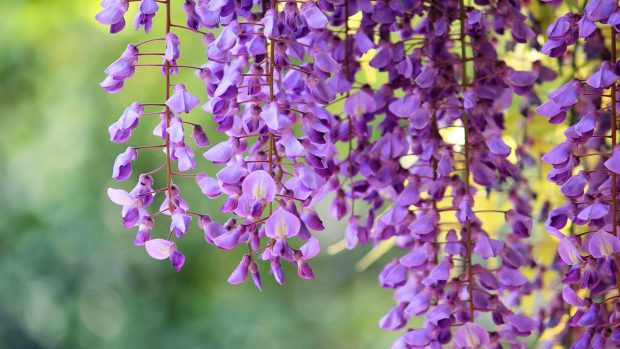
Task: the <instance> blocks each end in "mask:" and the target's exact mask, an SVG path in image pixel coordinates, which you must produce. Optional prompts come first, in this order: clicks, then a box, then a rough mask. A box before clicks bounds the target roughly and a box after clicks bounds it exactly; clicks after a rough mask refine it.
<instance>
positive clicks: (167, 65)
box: [164, 0, 174, 240]
mask: <svg viewBox="0 0 620 349" xmlns="http://www.w3.org/2000/svg"><path fill="white" fill-rule="evenodd" d="M170 1H171V0H166V35H167V34H168V33H170V28H171V26H172V24H171V21H170ZM164 70H165V72H166V93H165V96H166V101H167V100H168V99H169V98H170V62H168V61H166V63H165V64H164ZM164 115H165V116H166V128H168V127H170V107H169V106H167V105H166V110H165V111H164ZM166 189H167V192H168V212H170V214H172V212H173V211H174V204H173V203H172V201H173V200H172V162H171V159H170V134H169V133H168V132H166ZM171 237H172V231H171V232H170V233H169V234H168V240H170V239H171Z"/></svg>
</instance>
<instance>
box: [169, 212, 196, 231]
mask: <svg viewBox="0 0 620 349" xmlns="http://www.w3.org/2000/svg"><path fill="white" fill-rule="evenodd" d="M191 220H192V217H190V216H189V215H187V214H185V210H183V209H182V208H177V209H175V210H174V212H173V213H172V217H171V219H170V231H171V232H173V233H174V234H175V235H176V237H178V238H180V237H181V236H183V235H185V232H186V231H187V228H189V222H190V221H191Z"/></svg>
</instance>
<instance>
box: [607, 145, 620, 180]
mask: <svg viewBox="0 0 620 349" xmlns="http://www.w3.org/2000/svg"><path fill="white" fill-rule="evenodd" d="M618 149H619V148H614V149H613V153H612V155H611V157H610V158H609V159H608V160H607V161H605V167H607V168H608V169H609V170H610V171H612V172H614V173H616V174H620V151H618Z"/></svg>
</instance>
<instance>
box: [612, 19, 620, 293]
mask: <svg viewBox="0 0 620 349" xmlns="http://www.w3.org/2000/svg"><path fill="white" fill-rule="evenodd" d="M610 29H611V33H610V34H611V64H615V62H616V30H615V29H614V27H613V26H612V27H611V28H610ZM610 96H611V115H613V117H612V118H611V151H612V152H613V151H614V148H615V147H616V143H617V134H618V120H616V118H617V117H618V113H617V110H616V108H617V106H616V81H614V83H613V85H611V93H610ZM611 207H612V210H611V222H612V226H613V232H614V234H615V235H619V233H618V231H617V224H618V214H617V212H618V183H617V175H616V173H615V172H613V171H612V172H611ZM614 260H615V262H616V267H618V268H619V269H620V257H619V256H618V254H616V255H615V256H614ZM616 288H617V289H618V293H620V275H619V273H618V272H616Z"/></svg>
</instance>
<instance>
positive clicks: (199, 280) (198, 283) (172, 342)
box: [0, 0, 397, 349]
mask: <svg viewBox="0 0 620 349" xmlns="http://www.w3.org/2000/svg"><path fill="white" fill-rule="evenodd" d="M175 2H176V1H175ZM178 3H179V6H175V12H177V13H176V15H179V14H180V12H181V10H180V4H181V2H180V1H178ZM98 10H99V3H98V1H96V0H87V1H85V0H64V1H61V0H55V1H54V0H52V1H42V0H40V1H34V0H30V1H26V0H20V1H6V0H2V1H0V17H1V19H2V20H1V21H0V33H1V34H0V43H1V44H2V45H1V47H2V49H0V179H1V181H0V183H1V184H0V197H1V198H2V199H0V277H1V281H0V348H10V349H16V348H20V349H21V348H63V349H71V348H91V349H94V348H153V349H156V348H184V349H185V348H273V349H278V348H299V349H303V348H386V347H389V345H390V343H391V342H392V341H393V340H394V339H395V338H396V336H397V334H395V333H389V332H386V331H382V330H380V329H379V328H378V326H377V322H378V320H379V318H380V317H381V316H382V315H383V314H384V312H386V311H387V310H388V309H389V308H390V307H391V306H392V304H393V303H392V299H391V294H392V292H391V291H389V290H383V289H381V288H380V287H379V285H378V284H377V281H376V278H377V273H378V271H379V270H378V268H379V267H380V264H375V265H373V266H372V267H371V268H370V269H368V270H366V271H364V272H357V271H355V263H356V262H357V261H358V260H359V259H360V258H361V257H362V256H363V255H364V254H365V251H367V249H361V250H358V251H355V252H342V253H339V254H336V255H333V256H331V255H327V254H322V256H320V257H319V258H317V259H316V260H315V261H313V263H312V264H311V265H312V266H313V267H314V271H315V274H316V279H315V280H314V281H303V280H299V279H298V278H297V277H296V275H295V271H294V269H293V268H292V267H290V266H287V267H286V272H287V284H286V285H285V286H284V287H280V286H278V285H277V284H276V283H275V282H274V281H273V278H271V277H270V276H269V275H268V274H267V270H266V269H265V265H261V268H262V269H261V270H262V271H263V282H264V292H263V293H259V292H258V291H257V290H256V289H255V288H254V286H253V285H252V284H251V282H250V283H246V284H243V285H238V286H233V285H229V284H228V283H227V282H226V279H227V277H228V275H229V273H230V272H231V271H232V270H233V269H234V268H235V266H236V265H237V263H238V261H239V259H240V256H241V254H242V253H243V251H220V250H217V249H216V248H215V247H213V246H210V245H207V244H206V242H205V241H204V238H203V233H202V232H201V231H200V230H199V229H198V228H197V227H196V226H195V225H192V229H191V231H190V232H189V233H188V235H187V236H186V237H184V238H183V239H182V241H181V242H180V248H181V249H182V251H183V252H184V253H185V254H186V255H187V263H186V265H185V267H184V268H183V270H182V271H181V272H180V273H178V274H177V273H174V271H173V270H172V267H171V265H170V263H168V262H167V261H164V262H158V261H155V260H152V259H150V258H149V257H148V256H147V255H146V253H145V252H144V249H143V248H138V247H134V246H133V245H132V241H133V237H134V231H133V230H131V231H126V230H124V229H123V228H122V226H121V222H120V208H119V207H118V206H116V205H114V204H112V203H110V202H109V200H108V198H107V196H106V194H105V191H106V188H107V187H108V186H115V187H122V188H125V189H129V188H131V187H133V185H134V184H135V178H132V179H130V180H128V181H127V182H126V183H120V184H119V183H115V182H114V181H113V180H112V179H111V168H112V164H113V162H114V159H115V157H116V155H117V154H118V153H120V152H122V151H123V150H124V149H125V146H126V145H116V144H113V143H111V142H110V141H109V139H108V134H107V128H108V126H109V124H111V123H112V122H114V121H115V120H116V119H117V118H118V117H119V116H120V115H121V113H122V111H123V109H124V108H125V107H126V106H127V105H129V104H130V103H131V102H132V101H134V100H139V101H142V102H161V96H162V93H163V92H162V90H163V86H162V78H161V75H160V74H159V73H158V70H157V68H143V69H144V70H139V71H138V72H137V73H136V75H135V76H134V78H133V79H132V80H131V81H130V82H129V83H128V84H127V85H126V87H125V89H124V90H123V91H122V92H121V93H119V94H118V95H108V94H106V93H105V92H104V91H103V90H102V89H100V88H99V86H98V85H97V84H98V83H99V82H100V81H102V80H103V79H104V78H105V75H104V73H103V70H104V69H105V68H106V67H107V66H108V65H109V64H110V63H111V62H113V61H114V60H115V59H116V58H117V57H118V56H119V55H120V53H121V52H122V51H123V49H124V48H125V46H126V45H127V44H128V43H130V42H137V41H141V40H143V38H144V37H145V36H144V33H136V32H135V31H134V30H133V28H131V27H130V26H131V24H132V23H133V14H134V12H133V11H131V12H130V13H129V16H127V17H126V18H127V21H128V28H127V29H126V30H125V31H124V32H123V33H121V34H117V35H110V34H108V33H107V28H105V27H103V26H101V25H99V24H98V23H96V22H95V20H94V16H95V14H96V13H97V11H98ZM177 18H178V16H177ZM159 19H161V15H160V16H159ZM177 22H180V20H179V21H177ZM158 27H161V22H159V21H158V18H156V21H155V24H154V30H153V32H152V35H158V33H160V32H159V31H158ZM180 34H181V33H180ZM181 36H182V42H183V43H182V45H181V57H182V58H181V60H180V61H179V64H192V65H200V64H202V63H204V61H205V59H204V52H203V50H202V49H199V50H196V49H195V48H196V47H198V48H200V46H199V43H200V38H196V37H193V33H182V34H181ZM192 40H194V41H192ZM158 45H159V44H153V45H152V46H149V47H148V48H149V49H153V51H151V52H161V48H160V47H161V46H158ZM191 45H193V47H194V49H193V50H191V52H190V50H187V49H186V48H187V47H189V46H191ZM145 48H146V46H145ZM184 49H186V50H184ZM152 62H153V63H156V62H157V61H156V60H153V61H152ZM175 79H178V80H175V81H182V82H185V83H186V84H187V86H188V88H189V89H190V91H192V93H194V94H195V95H198V96H200V97H201V98H204V96H205V92H204V88H203V87H202V86H201V82H200V81H199V80H198V79H197V78H195V77H193V76H191V73H185V72H184V73H182V74H181V75H180V76H179V77H175ZM190 118H192V119H193V121H197V122H200V123H202V124H204V125H205V126H206V128H207V129H208V130H210V131H211V132H210V134H209V135H210V137H211V138H212V140H213V141H218V140H221V139H222V137H221V136H219V137H218V135H215V134H213V132H214V131H213V127H214V125H213V123H212V122H210V121H209V120H208V116H207V115H206V113H204V112H202V111H201V110H196V111H194V113H192V114H191V116H190ZM149 123H150V124H149ZM155 123H156V120H155V119H152V121H151V120H146V121H142V122H141V125H140V126H141V127H140V128H139V129H141V130H140V131H139V132H138V133H137V134H136V136H135V138H134V140H132V143H131V144H134V145H137V144H147V142H151V143H154V142H156V140H155V138H154V137H153V136H151V135H150V131H151V130H152V128H153V127H154V126H155ZM200 154H201V152H197V155H198V156H200ZM161 158H162V155H161V154H160V153H155V152H153V153H151V154H146V155H143V154H142V153H141V155H140V159H139V160H138V162H137V165H138V167H139V168H140V169H142V170H147V169H148V168H149V167H148V166H153V165H154V164H158V161H161ZM158 159H159V160H158ZM147 165H148V166H147ZM205 165H206V164H205V163H201V166H205ZM144 166H146V167H144ZM211 172H212V171H211ZM212 173H213V172H212ZM183 180H187V181H188V183H184V182H180V183H179V184H180V185H181V187H185V188H186V189H185V191H184V196H185V197H186V198H187V199H188V201H190V203H191V204H192V205H193V209H195V210H196V211H200V212H207V211H209V212H216V211H218V206H219V202H218V203H213V202H208V201H207V200H206V199H204V198H203V197H202V196H201V195H196V193H195V192H196V191H197V190H196V186H195V184H194V183H192V182H193V180H191V179H180V180H179V181H183ZM192 192H194V193H193V195H192ZM321 211H322V213H323V215H325V212H326V208H325V207H322V208H321ZM193 223H195V222H193ZM342 232H343V226H342V225H341V224H337V223H334V222H331V221H329V222H328V230H327V231H326V232H325V233H323V236H322V247H323V248H325V247H326V246H329V245H331V244H332V243H334V242H336V241H338V240H339V239H340V238H341V237H342V235H341V234H342ZM384 258H387V257H384Z"/></svg>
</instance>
